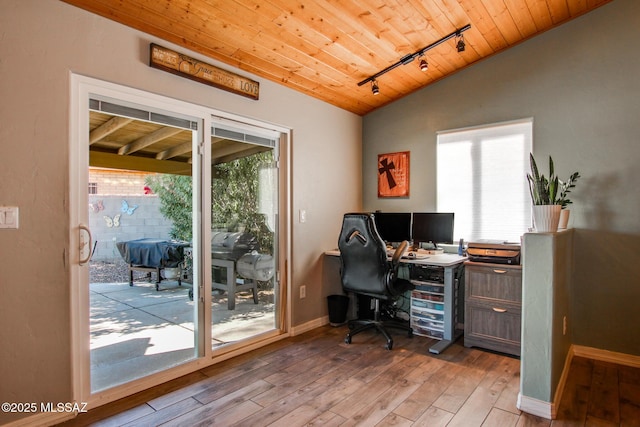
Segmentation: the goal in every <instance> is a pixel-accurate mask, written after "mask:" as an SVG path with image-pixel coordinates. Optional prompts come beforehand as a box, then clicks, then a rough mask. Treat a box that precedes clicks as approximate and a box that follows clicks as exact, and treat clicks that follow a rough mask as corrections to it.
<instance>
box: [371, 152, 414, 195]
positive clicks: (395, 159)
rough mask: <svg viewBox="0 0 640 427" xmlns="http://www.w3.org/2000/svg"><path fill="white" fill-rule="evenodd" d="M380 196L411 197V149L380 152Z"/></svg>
mask: <svg viewBox="0 0 640 427" xmlns="http://www.w3.org/2000/svg"><path fill="white" fill-rule="evenodd" d="M378 197H409V151H402V152H399V153H387V154H378Z"/></svg>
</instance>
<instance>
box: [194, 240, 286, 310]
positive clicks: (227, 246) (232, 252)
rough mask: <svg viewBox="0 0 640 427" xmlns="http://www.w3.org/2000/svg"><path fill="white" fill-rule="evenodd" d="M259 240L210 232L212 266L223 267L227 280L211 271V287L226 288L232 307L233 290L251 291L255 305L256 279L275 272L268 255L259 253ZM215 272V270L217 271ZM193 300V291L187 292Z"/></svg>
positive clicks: (222, 289)
mask: <svg viewBox="0 0 640 427" xmlns="http://www.w3.org/2000/svg"><path fill="white" fill-rule="evenodd" d="M259 249H260V245H259V244H258V240H257V239H256V237H255V236H254V235H253V234H251V233H242V232H213V233H212V234H211V265H212V266H213V267H214V268H216V267H217V268H224V269H226V273H227V274H226V276H227V277H226V279H227V280H226V283H223V282H222V280H221V279H220V278H219V277H218V276H219V274H214V277H213V281H212V283H211V287H212V289H218V290H221V291H226V292H227V294H228V302H227V307H228V309H229V310H234V309H235V306H236V297H235V294H236V292H239V291H244V290H249V289H250V290H251V291H252V292H253V302H254V303H256V304H258V283H257V281H259V280H260V281H266V280H270V279H271V278H272V277H273V275H274V272H275V264H274V260H273V257H272V256H271V255H266V254H260V253H259V252H258V251H259ZM216 273H217V272H216ZM189 297H190V298H191V299H193V290H191V291H190V292H189Z"/></svg>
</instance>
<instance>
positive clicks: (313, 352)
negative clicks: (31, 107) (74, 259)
mask: <svg viewBox="0 0 640 427" xmlns="http://www.w3.org/2000/svg"><path fill="white" fill-rule="evenodd" d="M346 331H347V329H346V327H339V328H332V327H330V326H326V327H322V328H318V329H316V330H313V331H310V332H308V333H306V334H302V335H300V336H297V337H293V338H289V339H286V340H283V341H280V342H277V343H275V344H272V345H269V346H267V347H265V348H261V349H258V350H255V351H252V352H251V353H248V354H246V355H242V356H239V357H236V358H234V359H231V360H228V361H225V362H222V363H220V364H217V365H215V366H211V367H208V368H205V369H202V370H201V371H198V372H195V373H193V374H190V375H187V376H185V377H182V378H179V379H177V380H174V381H171V382H169V383H167V384H163V385H161V386H158V387H155V388H153V389H151V390H147V391H144V392H141V393H138V394H136V395H134V396H131V397H128V398H126V399H122V400H120V401H117V402H113V403H111V404H108V405H105V406H102V407H99V408H96V409H94V410H92V411H90V412H88V413H85V414H81V415H80V416H78V417H77V418H75V419H74V420H71V421H69V422H66V423H64V424H63V425H64V426H129V425H130V426H158V425H162V426H209V425H220V426H231V425H234V426H249V427H255V426H286V427H293V426H303V425H305V426H320V425H321V426H351V425H363V426H391V425H394V426H430V427H437V426H449V427H453V426H463V427H473V426H488V427H502V426H505V427H508V426H514V427H524V426H531V427H538V426H540V427H542V426H544V427H558V426H640V369H632V368H628V367H621V366H617V365H613V364H607V363H602V362H594V361H591V360H587V359H582V358H575V359H574V362H573V364H572V367H571V370H570V375H569V378H568V381H567V389H566V391H565V393H564V396H563V400H562V404H561V406H560V408H559V411H558V412H559V416H558V419H557V420H554V421H553V422H551V421H549V420H545V419H543V418H538V417H535V416H532V415H529V414H526V413H522V412H520V411H519V410H518V409H517V408H516V398H517V395H518V390H519V384H520V361H519V359H516V358H511V357H507V356H504V355H499V354H495V353H491V352H487V351H482V350H479V349H470V348H465V347H463V346H462V344H461V342H462V340H459V341H458V343H456V344H454V345H453V346H452V347H450V348H448V349H447V350H446V351H445V352H443V354H440V355H433V354H430V353H429V351H428V348H429V345H430V344H431V343H432V342H433V341H431V340H428V339H426V338H423V337H419V336H415V337H414V338H412V339H409V338H407V337H406V336H405V335H403V334H400V333H395V334H394V335H393V336H394V347H393V350H392V351H388V350H385V349H384V339H383V338H382V337H381V336H380V335H375V334H374V333H373V332H369V333H366V332H365V333H363V334H359V335H356V336H355V337H354V339H353V343H352V344H351V345H347V344H344V342H343V338H344V335H345V333H346Z"/></svg>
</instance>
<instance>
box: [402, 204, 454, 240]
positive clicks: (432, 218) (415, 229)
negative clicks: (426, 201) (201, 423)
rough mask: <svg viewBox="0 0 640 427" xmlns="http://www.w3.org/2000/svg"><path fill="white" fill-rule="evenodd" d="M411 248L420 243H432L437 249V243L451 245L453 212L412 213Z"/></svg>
mask: <svg viewBox="0 0 640 427" xmlns="http://www.w3.org/2000/svg"><path fill="white" fill-rule="evenodd" d="M411 238H412V239H413V247H414V249H417V248H419V247H420V244H421V243H432V244H433V246H434V249H438V243H453V212H447V213H445V212H414V213H413V224H412V227H411Z"/></svg>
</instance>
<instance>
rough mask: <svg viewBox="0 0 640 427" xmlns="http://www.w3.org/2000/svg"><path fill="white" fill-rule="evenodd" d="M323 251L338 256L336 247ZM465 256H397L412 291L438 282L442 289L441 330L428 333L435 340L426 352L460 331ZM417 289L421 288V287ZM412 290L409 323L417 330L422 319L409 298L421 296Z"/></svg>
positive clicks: (441, 348)
mask: <svg viewBox="0 0 640 427" xmlns="http://www.w3.org/2000/svg"><path fill="white" fill-rule="evenodd" d="M325 255H327V256H335V257H339V256H340V251H339V250H337V249H334V250H329V251H326V252H325ZM466 260H467V257H463V256H460V255H457V254H437V255H429V256H428V257H427V258H422V259H406V258H402V259H401V260H400V262H401V264H403V265H404V266H406V267H407V268H408V269H409V277H410V280H411V283H413V284H414V286H416V291H413V292H418V293H420V292H427V293H428V292H429V287H430V286H439V287H440V288H442V289H443V290H444V292H443V295H442V297H443V301H442V302H441V304H442V305H444V307H443V309H442V310H441V311H440V312H441V313H442V314H441V316H442V320H441V321H439V322H441V323H442V326H443V328H442V329H443V330H442V334H441V336H440V337H435V336H433V335H429V336H430V337H432V338H435V339H437V340H439V341H438V342H437V343H436V344H434V345H432V346H431V347H430V348H429V352H431V353H435V354H440V353H441V352H443V351H444V350H445V349H446V348H447V347H449V346H450V345H451V344H453V342H455V340H457V339H458V338H459V337H461V336H462V334H463V331H462V330H461V329H460V328H458V324H459V323H460V324H461V323H462V321H463V318H464V287H463V283H464V280H462V279H463V275H464V265H463V263H464V261H466ZM434 270H435V271H436V274H437V275H438V278H439V279H438V280H433V277H432V276H431V274H430V272H433V271H434ZM440 278H441V279H440ZM421 289H425V291H422V290H421ZM413 292H412V310H411V311H412V314H411V326H412V328H413V327H414V324H415V325H416V326H415V328H416V329H418V330H420V329H421V324H420V322H421V321H422V320H423V319H421V318H420V316H414V311H415V314H419V312H420V311H421V309H420V308H417V309H416V310H414V305H413V302H414V301H417V302H421V301H423V299H421V298H414V295H413ZM416 296H418V295H416ZM426 310H428V309H426ZM426 310H425V311H426ZM414 333H416V334H417V335H421V334H420V333H419V332H416V331H414Z"/></svg>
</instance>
